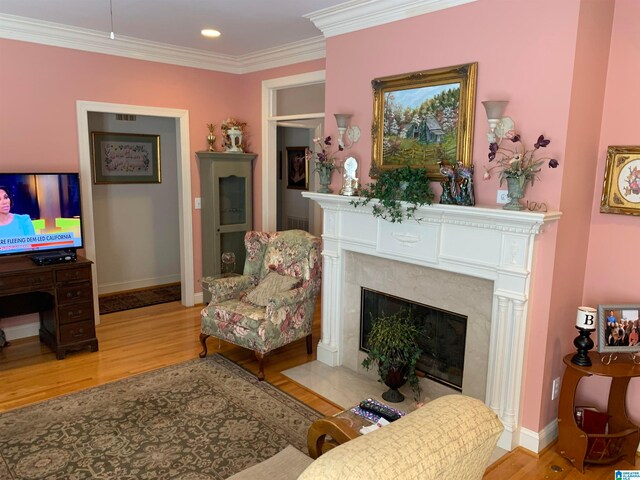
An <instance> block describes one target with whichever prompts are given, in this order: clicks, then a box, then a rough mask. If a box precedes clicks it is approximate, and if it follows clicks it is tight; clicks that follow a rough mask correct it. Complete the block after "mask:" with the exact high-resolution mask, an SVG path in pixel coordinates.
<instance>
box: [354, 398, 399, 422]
mask: <svg viewBox="0 0 640 480" xmlns="http://www.w3.org/2000/svg"><path fill="white" fill-rule="evenodd" d="M359 407H360V408H361V409H363V410H366V411H367V412H371V413H373V414H375V415H379V416H381V417H382V418H384V419H385V420H388V421H390V422H394V421H396V420H398V419H399V418H402V415H400V414H399V413H398V412H396V411H395V410H392V409H391V408H389V407H386V406H384V405H378V404H377V403H373V402H370V401H369V400H365V401H364V402H360V405H359Z"/></svg>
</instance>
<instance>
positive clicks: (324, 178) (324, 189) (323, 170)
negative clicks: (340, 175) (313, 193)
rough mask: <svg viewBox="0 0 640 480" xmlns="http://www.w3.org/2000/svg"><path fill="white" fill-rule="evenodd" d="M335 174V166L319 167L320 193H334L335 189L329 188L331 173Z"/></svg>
mask: <svg viewBox="0 0 640 480" xmlns="http://www.w3.org/2000/svg"><path fill="white" fill-rule="evenodd" d="M332 174H333V167H318V183H319V184H320V188H318V193H333V190H331V188H329V185H331V175H332Z"/></svg>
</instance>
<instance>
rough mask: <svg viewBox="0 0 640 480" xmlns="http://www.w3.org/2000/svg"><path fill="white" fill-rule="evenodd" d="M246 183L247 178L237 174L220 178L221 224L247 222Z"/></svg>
mask: <svg viewBox="0 0 640 480" xmlns="http://www.w3.org/2000/svg"><path fill="white" fill-rule="evenodd" d="M246 183H247V182H246V178H244V177H236V176H235V175H232V176H230V177H220V178H219V180H218V192H219V198H218V202H219V203H218V205H220V207H219V214H220V225H236V224H239V223H246V222H247V204H246V191H247V185H246Z"/></svg>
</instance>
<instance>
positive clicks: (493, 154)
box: [489, 152, 496, 162]
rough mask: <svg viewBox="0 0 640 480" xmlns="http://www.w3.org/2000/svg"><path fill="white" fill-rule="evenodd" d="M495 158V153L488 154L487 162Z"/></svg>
mask: <svg viewBox="0 0 640 480" xmlns="http://www.w3.org/2000/svg"><path fill="white" fill-rule="evenodd" d="M495 158H496V153H495V152H489V161H490V162H491V161H492V160H494V159H495Z"/></svg>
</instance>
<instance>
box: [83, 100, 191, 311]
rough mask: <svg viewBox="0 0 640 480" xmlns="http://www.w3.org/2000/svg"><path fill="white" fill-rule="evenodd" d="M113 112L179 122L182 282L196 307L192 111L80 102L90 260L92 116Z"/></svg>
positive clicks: (187, 302) (184, 301)
mask: <svg viewBox="0 0 640 480" xmlns="http://www.w3.org/2000/svg"><path fill="white" fill-rule="evenodd" d="M90 112H95V113H113V114H125V115H146V116H150V117H169V118H172V119H174V121H175V137H176V145H175V149H176V159H177V172H176V174H177V186H178V224H179V244H180V282H181V298H182V304H183V305H184V306H187V307H190V306H193V305H194V303H195V302H194V280H193V278H194V272H193V226H192V223H193V221H192V212H191V171H190V162H189V155H190V152H189V112H188V111H187V110H178V109H170V108H158V107H144V106H137V105H122V104H114V103H101V102H87V101H78V102H77V103H76V116H77V122H78V123H77V126H78V150H79V154H80V190H81V194H82V212H83V228H84V232H83V233H84V245H85V255H86V257H87V258H88V259H89V260H91V261H93V262H95V261H96V237H95V223H94V217H93V212H94V204H93V197H92V194H91V192H92V170H91V145H90V129H89V113H90ZM98 268H99V265H96V264H95V263H94V268H93V273H92V275H93V283H94V285H98V276H97V269H98ZM93 296H94V308H95V318H96V319H97V323H99V318H100V315H99V311H98V308H99V307H98V289H97V288H94V291H93Z"/></svg>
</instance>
